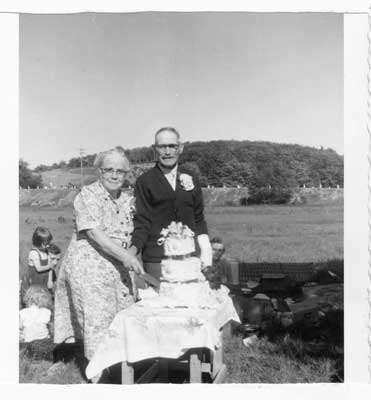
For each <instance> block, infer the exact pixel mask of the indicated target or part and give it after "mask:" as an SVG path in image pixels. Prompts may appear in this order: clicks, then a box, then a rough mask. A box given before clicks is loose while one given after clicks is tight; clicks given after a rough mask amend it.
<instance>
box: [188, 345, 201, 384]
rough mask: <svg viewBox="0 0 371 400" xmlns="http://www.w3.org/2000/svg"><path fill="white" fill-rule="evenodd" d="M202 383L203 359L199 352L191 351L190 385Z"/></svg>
mask: <svg viewBox="0 0 371 400" xmlns="http://www.w3.org/2000/svg"><path fill="white" fill-rule="evenodd" d="M201 382H202V368H201V357H200V352H199V351H197V350H196V351H191V353H190V355H189V383H201Z"/></svg>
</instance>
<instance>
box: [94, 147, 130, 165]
mask: <svg viewBox="0 0 371 400" xmlns="http://www.w3.org/2000/svg"><path fill="white" fill-rule="evenodd" d="M111 155H118V156H120V157H121V158H122V159H123V160H124V162H125V167H126V169H127V170H129V169H130V162H129V160H128V158H127V157H126V154H125V150H124V149H123V148H122V147H121V146H116V147H114V148H113V149H109V150H106V151H102V152H100V153H98V154H97V155H96V156H95V160H94V167H95V168H97V169H98V168H100V167H101V166H102V165H103V162H104V160H105V159H106V158H107V157H109V156H111Z"/></svg>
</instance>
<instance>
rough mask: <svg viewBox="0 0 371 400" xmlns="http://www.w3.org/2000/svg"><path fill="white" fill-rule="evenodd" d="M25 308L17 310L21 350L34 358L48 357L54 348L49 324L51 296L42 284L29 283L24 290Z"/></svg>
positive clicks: (50, 356) (51, 304)
mask: <svg viewBox="0 0 371 400" xmlns="http://www.w3.org/2000/svg"><path fill="white" fill-rule="evenodd" d="M23 302H24V304H25V305H26V308H23V309H22V310H20V311H19V341H20V346H21V350H24V351H25V352H26V354H27V355H29V356H32V357H33V358H34V359H50V358H52V353H53V349H54V344H53V341H52V339H51V337H50V332H49V325H50V322H51V315H52V312H51V310H52V306H53V303H52V298H51V294H50V293H49V290H48V289H47V288H46V287H44V286H42V285H31V286H30V287H29V288H28V289H27V290H26V292H25V295H24V299H23Z"/></svg>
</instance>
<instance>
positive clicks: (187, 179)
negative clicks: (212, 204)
mask: <svg viewBox="0 0 371 400" xmlns="http://www.w3.org/2000/svg"><path fill="white" fill-rule="evenodd" d="M179 180H180V184H181V186H182V188H183V189H184V190H186V191H187V192H189V191H190V190H193V189H194V187H195V185H194V184H193V179H192V177H191V175H188V174H180V175H179Z"/></svg>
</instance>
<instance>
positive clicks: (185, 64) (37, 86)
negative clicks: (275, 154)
mask: <svg viewBox="0 0 371 400" xmlns="http://www.w3.org/2000/svg"><path fill="white" fill-rule="evenodd" d="M19 77H20V79H19V82H20V157H21V158H23V159H24V160H25V161H27V162H28V163H29V164H30V166H31V167H36V166H37V165H39V164H46V165H50V164H52V163H54V162H59V161H61V160H66V161H67V160H69V159H70V158H72V157H76V156H78V154H79V149H80V148H83V149H84V150H85V152H86V154H92V153H96V152H99V151H103V150H106V149H109V148H112V147H114V146H116V145H121V146H123V147H124V148H127V149H130V148H134V147H139V146H149V145H151V144H152V143H153V137H154V132H155V131H156V130H157V129H159V128H160V127H163V126H175V127H176V128H177V129H178V130H179V131H180V133H181V136H182V140H183V141H196V140H202V141H208V140H218V139H234V140H253V141H256V140H263V141H271V142H278V143H298V144H302V145H306V146H312V147H317V148H319V147H321V146H323V147H325V148H332V149H334V150H336V151H337V152H338V153H340V154H343V153H344V144H343V140H344V139H343V17H342V15H341V14H334V13H328V14H319V13H291V14H285V13H271V14H269V13H264V14H257V13H232V12H228V13H216V12H213V13H148V12H147V13H127V14H94V13H86V14H70V15H26V14H25V15H21V17H20V75H19Z"/></svg>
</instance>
